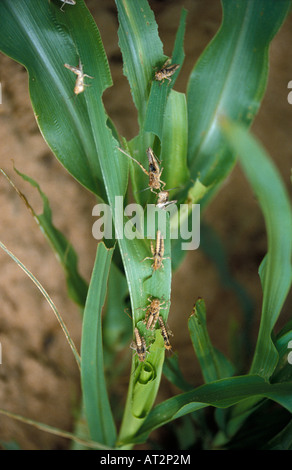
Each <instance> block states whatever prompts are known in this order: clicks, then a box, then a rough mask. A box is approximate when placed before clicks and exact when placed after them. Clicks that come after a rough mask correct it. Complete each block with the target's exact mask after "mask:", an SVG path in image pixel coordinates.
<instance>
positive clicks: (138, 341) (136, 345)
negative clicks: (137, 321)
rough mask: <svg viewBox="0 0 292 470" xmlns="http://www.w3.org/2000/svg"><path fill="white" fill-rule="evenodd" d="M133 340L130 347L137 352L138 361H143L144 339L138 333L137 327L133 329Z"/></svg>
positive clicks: (144, 355)
mask: <svg viewBox="0 0 292 470" xmlns="http://www.w3.org/2000/svg"><path fill="white" fill-rule="evenodd" d="M134 334H135V341H133V342H132V344H131V348H132V349H134V350H135V351H136V353H137V356H138V358H139V361H140V362H145V359H146V353H147V348H146V341H145V338H144V337H143V336H141V335H140V333H139V330H138V328H135V329H134Z"/></svg>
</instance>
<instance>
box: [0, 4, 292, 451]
mask: <svg viewBox="0 0 292 470" xmlns="http://www.w3.org/2000/svg"><path fill="white" fill-rule="evenodd" d="M62 3H63V5H62V4H61V2H60V0H42V1H40V0H26V1H23V0H13V1H11V0H1V2H0V17H1V30H0V49H1V51H2V52H4V53H5V54H7V55H8V56H10V57H11V58H12V59H14V60H16V61H17V62H19V63H21V64H23V66H24V67H25V68H26V69H27V72H28V75H29V91H30V97H31V103H32V107H33V110H34V113H35V116H36V120H37V123H38V126H39V128H40V131H41V133H42V135H43V137H44V139H45V140H46V142H47V144H48V146H49V147H50V149H51V150H52V152H53V153H54V155H55V156H56V158H57V159H58V160H59V161H60V162H61V163H62V165H63V166H64V167H65V168H66V170H67V171H68V172H69V173H70V174H71V175H72V177H73V178H75V180H76V184H77V183H79V184H80V185H82V186H83V188H84V191H90V192H91V193H93V194H94V195H95V196H96V201H97V202H98V203H100V204H104V207H105V206H107V207H109V208H110V211H111V217H112V223H113V227H112V226H111V225H110V228H111V229H113V230H112V231H111V236H104V238H103V240H102V241H100V242H99V243H98V244H97V250H96V258H95V262H94V265H93V269H92V276H91V280H90V283H89V286H88V285H87V284H86V282H85V281H84V280H83V279H82V277H81V276H80V274H79V272H78V263H77V260H78V259H77V254H76V253H75V251H74V249H73V247H72V246H71V245H70V244H69V243H68V241H67V240H66V238H65V237H64V235H63V234H61V233H60V231H59V230H58V229H57V228H56V227H54V225H53V222H52V214H51V211H50V206H49V201H48V200H47V198H46V196H45V194H44V193H43V192H42V190H41V188H40V187H39V186H38V184H37V182H35V181H33V180H32V179H31V178H29V177H28V176H26V175H24V174H21V173H20V172H18V173H19V174H20V175H21V176H22V177H23V178H24V179H26V180H27V181H28V182H29V183H31V184H32V185H34V186H36V187H37V188H38V190H39V192H40V194H41V196H42V198H43V203H44V211H43V213H42V214H41V215H36V214H34V215H35V217H36V219H37V221H38V223H39V225H40V226H41V228H42V230H43V231H44V233H45V235H46V236H47V238H48V240H49V241H50V243H51V246H52V247H53V249H54V250H55V251H56V252H57V254H58V256H59V259H60V262H61V264H62V267H63V268H64V271H65V274H66V279H67V285H68V295H70V297H71V298H73V300H74V301H75V302H76V303H77V304H78V305H79V306H80V309H81V315H82V317H83V326H82V338H81V351H80V354H79V352H78V351H76V348H75V346H74V344H72V343H70V345H71V347H72V351H73V353H74V355H75V358H76V361H77V363H78V366H79V368H80V380H81V388H82V403H81V404H80V416H81V417H82V418H85V421H86V432H85V431H84V429H83V430H82V432H81V430H80V427H79V425H78V422H77V423H76V432H75V433H74V434H72V435H70V438H71V439H72V441H74V442H79V443H80V442H82V446H85V447H86V448H92V447H93V448H98V449H130V448H133V447H134V446H135V445H136V444H139V443H145V442H147V441H148V438H149V436H150V435H151V433H152V432H153V431H154V430H155V429H159V428H161V427H162V426H166V425H168V424H169V423H172V422H174V421H175V420H177V419H179V418H181V420H185V421H183V422H184V423H188V421H187V418H191V420H192V422H200V420H201V419H204V418H203V414H202V410H203V409H204V408H207V407H211V408H212V409H213V410H215V416H216V423H217V432H216V433H215V435H213V436H212V440H211V443H210V440H209V439H210V435H208V444H205V447H206V446H207V445H208V446H210V447H211V448H215V447H217V448H218V447H219V448H227V449H229V448H230V449H231V448H234V447H235V448H236V445H238V439H237V436H238V435H239V433H240V432H247V431H248V430H249V433H250V432H251V431H252V428H249V426H250V424H249V423H250V420H251V419H252V418H253V417H254V418H255V419H257V418H258V419H261V418H262V416H263V415H264V411H265V410H266V409H270V408H271V406H272V404H273V403H276V404H278V405H280V406H279V409H280V410H284V413H285V419H284V421H283V422H282V425H281V427H280V430H279V429H278V428H275V431H274V432H272V433H271V434H269V435H267V436H266V435H265V425H264V424H263V426H262V429H261V433H260V437H258V440H256V439H255V440H254V442H252V446H254V448H260V447H262V448H268V449H274V448H281V446H282V447H285V446H286V447H285V448H291V437H292V428H291V421H289V419H287V415H289V413H291V411H292V401H291V370H292V368H291V367H292V366H291V365H290V363H289V361H288V359H287V354H288V350H287V345H288V344H289V341H291V339H292V325H291V322H290V323H289V324H287V325H286V327H285V328H284V329H283V330H282V331H281V332H280V333H279V334H278V335H277V336H274V334H273V330H274V326H275V324H276V321H277V319H278V317H279V315H280V312H281V309H282V306H283V303H284V301H285V299H286V296H287V293H288V291H289V288H290V285H291V249H292V247H291V233H292V218H291V208H290V203H289V199H288V195H287V193H286V189H285V187H284V184H283V183H282V180H281V177H280V176H279V174H278V171H277V169H276V168H275V166H274V164H273V162H272V160H271V159H270V157H269V156H268V155H267V154H266V152H265V150H264V149H263V148H262V146H261V144H260V143H259V142H258V141H257V140H256V139H255V138H254V137H253V136H252V134H251V133H250V132H249V127H250V125H251V124H252V122H253V120H254V118H255V116H256V114H257V111H258V109H259V107H260V104H261V100H262V98H263V96H264V93H265V88H266V83H267V78H268V60H269V57H268V52H269V46H270V43H271V41H272V39H273V37H274V36H275V34H276V33H277V31H278V30H279V28H280V27H281V25H282V23H283V21H284V20H285V18H286V15H287V14H288V12H289V9H290V7H291V1H290V0H282V1H277V2H275V1H274V0H257V1H254V0H239V1H230V0H222V11H223V20H222V24H221V27H220V29H219V31H218V32H217V34H216V35H215V36H214V38H213V40H212V41H211V42H210V44H209V45H208V46H207V48H206V49H205V50H204V52H203V53H202V55H201V57H200V58H199V60H198V61H197V62H196V63H194V66H193V69H192V71H191V74H190V76H189V80H188V85H187V89H186V92H185V93H181V92H177V91H175V90H174V86H175V82H176V79H177V76H178V74H179V73H180V71H181V69H182V67H183V62H184V57H185V54H184V32H185V27H186V21H187V11H186V10H182V13H181V17H180V19H179V20H178V28H177V34H176V37H175V38H174V47H173V51H172V55H171V58H168V57H167V56H165V54H164V51H163V44H162V42H161V40H160V37H159V34H158V25H157V23H156V21H155V17H154V14H153V12H152V10H151V8H150V6H149V4H148V2H147V0H116V8H117V18H118V23H119V28H118V37H119V46H120V49H121V52H122V57H123V71H124V74H125V76H126V77H127V79H128V82H129V87H130V90H131V95H132V99H133V102H134V105H135V107H136V109H137V116H138V126H139V132H138V134H137V136H135V137H134V138H133V139H131V140H129V139H127V136H122V135H119V133H118V131H117V129H116V126H115V123H114V122H113V121H112V120H111V119H110V118H109V116H108V114H107V111H106V109H105V106H104V104H103V93H104V92H105V90H106V89H107V88H109V87H110V86H111V85H112V78H111V73H110V67H109V63H108V60H107V56H106V52H105V50H104V47H103V43H102V38H101V36H100V33H99V30H98V28H97V25H96V24H95V22H94V20H93V18H92V16H91V15H90V13H89V11H88V9H87V7H86V5H85V3H84V1H83V0H76V2H69V1H64V2H62ZM168 59H170V60H168ZM175 65H177V67H174V66H175ZM159 74H160V75H159ZM149 148H150V149H152V150H153V152H154V154H155V155H156V156H157V159H156V163H157V165H158V171H160V169H162V168H163V170H162V171H161V174H160V181H159V185H158V191H156V193H155V191H154V190H153V191H152V189H153V188H150V189H149V187H148V183H149V181H150V180H149V179H148V176H149V174H148V176H147V172H148V173H149V172H151V165H150V166H149V162H148V160H147V153H146V151H147V149H149ZM125 154H127V155H125ZM133 159H135V160H136V162H135V161H133ZM137 161H138V162H139V163H140V164H141V165H142V166H143V167H144V170H145V171H142V169H141V165H138V164H137ZM236 161H239V162H240V164H241V166H242V168H243V171H244V173H245V175H246V178H247V180H248V181H249V183H250V185H251V187H252V190H253V191H254V194H255V195H256V197H257V200H258V204H259V206H260V208H261V210H262V213H263V215H264V218H265V223H266V229H267V240H268V250H267V254H266V256H265V258H264V259H263V261H262V263H261V265H260V267H259V275H260V279H261V284H262V294H263V301H262V312H261V323H260V328H259V332H258V337H257V341H256V344H255V349H254V354H253V360H252V364H251V367H250V369H248V370H246V371H245V372H244V373H241V372H240V371H239V367H238V365H237V364H236V363H232V360H231V358H227V357H225V356H224V355H223V354H222V353H221V352H220V351H218V350H217V349H216V348H215V347H214V346H213V345H212V342H211V340H210V337H209V334H208V331H207V326H206V325H207V320H206V305H205V302H204V300H203V299H199V300H197V299H194V303H195V306H194V310H193V312H190V317H189V321H188V327H189V332H190V337H191V340H192V343H193V346H194V351H195V354H196V356H197V359H198V360H199V364H200V367H201V371H202V376H203V379H204V382H203V383H202V384H201V385H200V386H199V387H197V388H193V386H192V385H191V384H190V383H189V382H188V379H187V378H185V377H184V376H183V374H182V372H181V371H180V368H179V364H178V360H177V357H178V356H179V351H177V352H176V354H173V355H172V356H169V357H167V358H166V357H165V335H166V333H167V330H164V329H163V325H164V326H165V325H166V324H167V317H168V313H169V308H170V303H171V280H172V272H173V271H174V270H176V269H177V268H178V267H179V265H180V263H181V261H182V259H183V258H184V257H185V256H187V253H186V250H183V249H182V242H183V241H185V240H183V238H182V236H181V233H180V230H179V229H180V225H181V224H182V223H184V221H190V220H191V217H192V205H195V204H200V208H201V218H203V217H204V210H205V208H206V207H207V206H208V204H209V202H210V201H211V200H212V198H214V197H218V196H217V191H218V189H219V188H220V187H221V184H222V183H223V181H224V180H225V179H226V177H227V176H228V175H229V174H230V172H231V171H232V169H233V167H234V165H235V162H236ZM129 183H130V184H129ZM164 183H165V184H164ZM147 188H148V189H149V190H146V189H147ZM159 189H160V190H161V191H160V192H159ZM162 189H165V190H169V189H172V192H171V193H170V194H171V197H170V196H169V195H167V194H166V197H169V198H170V200H168V199H167V204H168V203H170V202H171V200H173V201H175V202H173V204H169V207H170V206H172V207H174V205H175V207H176V208H177V214H178V215H179V216H181V217H174V216H173V215H172V212H171V211H167V210H166V208H167V207H168V206H167V204H165V205H163V204H162V206H161V207H160V208H159V207H158V208H157V207H156V210H157V213H159V214H160V213H164V214H165V220H166V224H165V227H166V229H165V233H163V235H162V238H161V239H163V242H164V246H163V249H162V246H161V243H160V245H159V247H158V249H157V244H156V241H157V240H156V237H157V231H158V225H157V224H156V222H155V224H154V226H153V227H154V228H153V232H154V235H153V236H152V237H151V238H152V241H153V251H152V252H151V245H150V240H149V239H148V238H147V236H146V234H145V232H144V231H143V230H141V231H140V232H139V230H138V228H137V225H135V224H134V223H133V220H132V219H131V218H130V215H131V214H129V213H127V212H126V211H125V208H126V205H127V203H128V202H129V201H130V200H134V201H135V203H137V204H139V206H140V207H142V213H140V214H139V220H140V222H141V221H143V222H144V228H145V226H146V224H147V217H148V213H147V208H148V206H149V205H152V206H154V207H155V205H156V206H157V196H158V197H159V196H161V192H162ZM60 193H61V190H60ZM60 195H61V194H60ZM121 201H122V202H121ZM27 204H28V203H27ZM120 205H121V206H120ZM121 208H122V210H120V209H121ZM183 208H184V209H183ZM60 210H61V209H60ZM174 232H175V233H178V237H177V238H173V237H172V236H171V234H172V233H174ZM133 234H134V235H135V236H133ZM161 239H160V240H161ZM155 244H156V245H155ZM158 244H159V240H158ZM155 246H156V248H155ZM1 247H2V248H3V249H5V250H6V251H7V253H8V254H10V256H12V257H13V258H14V259H15V257H14V255H13V254H11V253H10V252H9V250H8V249H7V248H5V247H4V245H3V244H1ZM156 255H157V256H156ZM158 255H159V256H158ZM155 256H156V258H155ZM149 258H153V259H152V260H151V259H149ZM15 260H16V259H15ZM161 261H162V262H163V266H160V265H159V264H158V265H156V264H155V263H156V262H157V263H159V262H161ZM16 262H17V263H18V264H20V265H21V262H20V261H19V260H16ZM21 267H23V266H21ZM23 268H24V269H25V271H26V273H27V274H28V275H29V276H30V277H31V278H32V279H33V280H34V282H35V283H38V281H37V280H36V279H34V277H33V275H32V274H31V273H29V272H28V271H27V269H26V268H25V267H23ZM156 268H157V269H156ZM38 287H39V288H41V290H42V292H43V294H44V295H47V294H46V292H45V290H44V289H43V288H42V286H39V285H38ZM198 295H199V293H198ZM128 299H130V300H128ZM153 299H159V300H160V301H161V310H160V311H159V316H160V317H161V318H160V320H161V319H162V323H159V322H158V321H157V322H156V321H154V327H153V328H147V325H146V323H145V316H146V320H147V315H148V318H149V314H151V312H150V313H149V303H150V302H151V301H152V300H153ZM51 305H52V308H53V309H54V311H55V313H56V314H57V316H58V318H59V315H58V312H56V309H55V307H54V305H53V303H52V302H51ZM162 305H163V308H162ZM126 309H127V310H128V312H129V315H130V317H131V320H130V319H129V318H128V317H127V316H126V315H125V313H124V311H125V310H126ZM102 313H103V315H102ZM59 320H60V323H61V325H62V319H61V318H59ZM62 326H63V329H64V331H65V334H66V338H67V339H68V341H69V342H70V332H67V330H66V329H65V327H64V325H62ZM137 332H138V336H137ZM131 343H132V347H133V348H134V349H136V351H135V350H134V351H133V355H132V365H131V371H130V373H129V386H128V394H127V398H126V403H125V407H124V410H123V413H122V417H121V419H120V417H117V416H115V413H114V408H113V406H112V404H111V390H110V388H109V386H108V382H107V378H108V376H107V374H106V373H105V360H106V361H107V366H108V367H107V369H110V368H113V367H114V364H115V360H116V356H117V354H118V352H119V350H120V349H121V347H123V348H129V346H130V345H131ZM162 373H164V375H165V376H166V378H167V379H168V380H170V381H171V382H172V383H174V384H175V385H176V386H177V387H178V388H179V389H180V390H181V392H180V393H178V394H176V395H174V396H173V397H170V398H169V399H167V400H165V401H162V402H160V403H158V404H155V405H154V403H155V400H156V397H157V392H158V390H159V385H160V380H161V375H162ZM112 380H113V377H111V383H112ZM114 381H115V382H114V383H115V387H118V386H119V376H118V374H117V377H114ZM1 412H2V413H5V412H6V411H5V409H4V408H3V407H2V410H1ZM11 416H12V417H15V418H16V416H13V415H11ZM17 418H18V419H20V418H19V416H18V417H17ZM265 419H266V418H265ZM264 422H265V421H263V423H264ZM32 424H33V423H32ZM38 425H39V426H40V424H39V423H38ZM43 426H44V427H45V425H43ZM45 429H47V431H49V432H57V431H56V430H54V429H50V428H49V427H45ZM191 435H192V434H191ZM194 442H195V438H194V439H193V441H192V440H191V442H190V448H191V446H192V445H195V444H194ZM76 445H77V444H76ZM79 445H80V444H79ZM249 445H250V443H249ZM73 447H74V446H73ZM243 447H244V445H243Z"/></svg>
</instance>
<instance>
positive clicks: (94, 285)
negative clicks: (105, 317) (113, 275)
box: [81, 242, 116, 446]
mask: <svg viewBox="0 0 292 470" xmlns="http://www.w3.org/2000/svg"><path fill="white" fill-rule="evenodd" d="M112 252H113V249H110V250H108V249H107V248H106V247H105V245H104V244H103V243H102V242H100V243H99V244H98V246H97V251H96V258H95V264H94V268H93V272H92V277H91V281H90V285H89V291H88V297H87V299H86V305H85V309H84V317H83V325H82V338H81V385H82V393H83V402H84V407H85V416H86V418H87V423H88V427H89V431H90V436H91V439H93V440H96V441H98V442H101V443H103V444H107V445H109V446H113V445H114V443H115V440H116V430H115V424H114V420H113V417H112V413H111V409H110V404H109V399H108V394H107V390H106V381H105V376H104V364H103V346H102V326H101V314H102V308H103V305H104V302H105V295H106V288H107V280H108V274H109V269H110V263H111V258H112Z"/></svg>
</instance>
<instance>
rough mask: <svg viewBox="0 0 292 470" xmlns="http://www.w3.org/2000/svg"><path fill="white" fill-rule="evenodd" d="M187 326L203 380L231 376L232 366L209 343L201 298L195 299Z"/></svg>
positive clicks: (203, 304) (204, 308) (204, 309)
mask: <svg viewBox="0 0 292 470" xmlns="http://www.w3.org/2000/svg"><path fill="white" fill-rule="evenodd" d="M188 328H189V332H190V336H191V340H192V343H193V347H194V350H195V352H196V355H197V358H198V360H199V363H200V366H201V370H202V374H203V377H204V380H205V382H206V383H208V382H213V381H215V380H219V379H223V378H225V377H229V376H231V375H232V374H233V372H234V367H233V366H232V365H231V363H230V362H229V361H228V360H227V359H226V357H225V356H224V355H223V354H222V353H221V352H220V351H218V350H217V349H216V348H214V347H213V345H212V343H211V339H210V337H209V334H208V330H207V324H206V306H205V302H204V300H203V299H199V300H197V302H196V304H195V307H194V309H193V313H192V314H191V316H190V317H189V320H188Z"/></svg>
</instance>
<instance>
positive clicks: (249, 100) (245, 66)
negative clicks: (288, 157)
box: [187, 0, 291, 190]
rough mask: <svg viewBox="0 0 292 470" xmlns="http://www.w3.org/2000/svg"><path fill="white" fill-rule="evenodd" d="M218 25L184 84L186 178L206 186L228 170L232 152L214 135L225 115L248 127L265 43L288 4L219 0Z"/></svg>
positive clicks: (263, 78)
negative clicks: (220, 21)
mask: <svg viewBox="0 0 292 470" xmlns="http://www.w3.org/2000/svg"><path fill="white" fill-rule="evenodd" d="M222 6H223V21H222V25H221V27H220V29H219V31H218V33H217V34H216V36H215V37H214V39H213V40H212V41H211V42H210V44H209V45H208V47H207V48H206V50H205V51H204V52H203V54H202V55H201V56H200V58H199V60H198V61H197V63H196V65H195V67H194V69H193V71H192V73H191V76H190V80H189V83H188V90H187V103H188V112H189V132H188V135H189V149H188V161H189V167H190V172H191V178H192V179H194V180H195V179H196V178H197V177H198V178H199V179H200V181H201V183H202V184H203V185H204V186H207V187H209V190H210V189H211V188H212V186H214V185H217V184H218V183H220V182H221V181H222V180H223V179H224V178H225V177H226V176H227V174H228V173H229V172H230V170H231V169H232V167H233V165H234V162H235V154H234V152H233V151H231V150H230V148H229V147H228V146H227V145H226V142H225V140H224V138H223V137H222V135H221V132H220V126H219V122H218V117H219V116H220V115H222V114H223V115H225V116H227V117H228V118H231V119H233V120H237V121H240V122H241V123H243V124H244V125H245V126H249V125H250V124H251V122H252V121H253V119H254V117H255V115H256V113H257V111H258V109H259V106H260V103H261V100H262V97H263V95H264V92H265V89H266V83H267V76H268V51H269V46H270V42H271V40H272V39H273V37H274V35H275V34H276V32H277V31H278V29H279V28H280V26H281V25H282V23H283V21H284V19H285V16H286V15H287V13H288V11H289V8H290V6H291V2H290V0H283V1H280V2H279V1H278V2H275V1H274V0H257V1H256V2H255V1H254V0H246V1H241V0H240V1H232V2H230V1H229V0H222Z"/></svg>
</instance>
